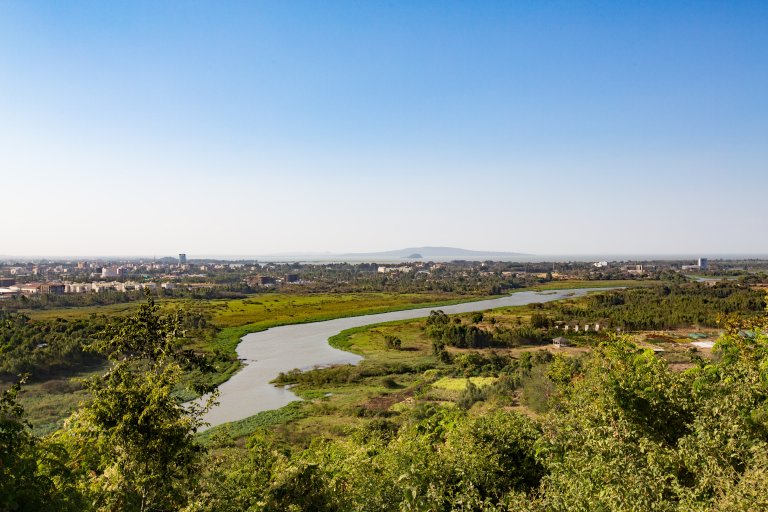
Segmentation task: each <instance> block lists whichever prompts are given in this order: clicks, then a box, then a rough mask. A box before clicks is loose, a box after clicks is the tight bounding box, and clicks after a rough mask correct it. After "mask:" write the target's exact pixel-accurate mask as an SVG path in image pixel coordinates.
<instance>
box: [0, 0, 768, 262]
mask: <svg viewBox="0 0 768 512" xmlns="http://www.w3.org/2000/svg"><path fill="white" fill-rule="evenodd" d="M767 27H768V2H765V1H757V2H738V1H719V2H709V1H681V2H675V1H658V2H657V1H636V2H630V1H607V2H601V1H589V2H586V1H585V2H579V1H572V0H568V1H563V2H554V1H553V2H550V1H543V0H542V1H530V2H524V1H517V2H511V1H502V2H492V1H483V2H475V1H463V2H450V1H445V0H441V1H410V0H408V1H405V0H404V1H383V0H382V1H370V2H368V1H363V2H361V1H349V2H339V1H307V2H300V1H293V0H292V1H282V0H279V1H274V2H257V1H247V2H219V1H216V2H214V1H210V2H198V1H191V0H185V1H178V2H174V1H159V2H158V1H146V2H143V1H130V2H127V1H126V2H121V1H110V2H103V1H93V2H78V1H67V2H59V1H50V2H40V1H34V0H30V1H27V0H15V1H9V0H0V255H2V254H5V255H102V254H103V255H117V254H120V255H133V254H140V255H152V254H157V255H164V254H174V253H178V252H186V253H188V254H190V256H191V257H194V255H195V254H208V255H210V254H227V255H254V254H266V253H276V252H287V251H302V252H303V251H315V252H322V251H331V252H355V251H374V250H387V249H396V248H401V247H406V246H420V245H449V246H457V247H464V248H469V249H478V250H497V251H515V252H527V253H537V254H578V253H588V254H596V253H610V254H618V253H644V254H647V253H704V255H706V253H768V236H766V234H767V231H768V230H767V229H766V228H768V213H767V210H768V208H766V195H767V193H768V28H767Z"/></svg>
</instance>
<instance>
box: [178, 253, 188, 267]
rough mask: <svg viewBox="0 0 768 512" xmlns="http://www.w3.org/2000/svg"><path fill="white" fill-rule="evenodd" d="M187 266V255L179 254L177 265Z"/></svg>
mask: <svg viewBox="0 0 768 512" xmlns="http://www.w3.org/2000/svg"><path fill="white" fill-rule="evenodd" d="M186 264H187V255H186V254H183V253H182V254H179V265H186Z"/></svg>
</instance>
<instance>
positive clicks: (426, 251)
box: [339, 247, 529, 261]
mask: <svg viewBox="0 0 768 512" xmlns="http://www.w3.org/2000/svg"><path fill="white" fill-rule="evenodd" d="M520 256H529V255H527V254H524V253H519V252H497V251H472V250H469V249H460V248H458V247H406V248H405V249H398V250H394V251H382V252H367V253H347V254H340V255H339V257H340V258H343V259H350V260H369V261H375V260H381V259H387V260H396V259H424V260H508V259H515V258H519V257H520Z"/></svg>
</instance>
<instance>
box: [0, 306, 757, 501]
mask: <svg viewBox="0 0 768 512" xmlns="http://www.w3.org/2000/svg"><path fill="white" fill-rule="evenodd" d="M731 295H733V294H730V295H728V296H731ZM600 300H603V299H600ZM436 324H437V325H444V322H443V321H442V320H439V321H437V323H436ZM445 325H451V322H450V321H449V322H447V323H445ZM726 329H727V330H726V333H725V334H724V335H723V336H722V337H721V338H720V340H719V341H718V342H717V344H716V347H715V356H716V357H714V358H712V359H704V358H698V359H696V360H695V364H693V365H692V366H690V367H689V368H687V369H686V370H684V371H673V370H672V369H671V368H670V367H669V366H668V364H667V363H666V362H665V361H664V360H663V359H661V358H659V357H657V356H656V355H655V354H654V353H653V352H652V351H649V350H642V349H639V348H638V347H637V346H636V345H635V344H633V343H632V342H631V341H630V340H629V339H627V338H623V337H613V338H611V339H609V340H607V341H606V342H604V343H602V344H601V345H600V346H598V347H596V348H595V350H593V351H592V352H590V353H589V354H587V355H585V356H583V357H582V358H579V359H573V358H569V357H567V356H564V355H557V356H555V357H554V359H553V360H551V361H547V362H546V363H547V364H546V365H541V364H539V365H536V364H535V362H534V361H532V359H533V356H529V357H527V358H523V357H521V358H520V359H519V360H518V362H517V369H518V371H526V370H531V369H534V370H535V369H536V368H546V373H544V374H542V377H543V378H545V379H546V380H547V382H548V383H549V384H548V385H550V386H551V388H552V389H553V390H554V391H553V392H552V394H551V395H550V397H549V403H548V407H547V411H546V412H545V413H542V414H540V415H538V416H537V417H536V418H532V417H529V416H525V415H521V414H518V413H515V412H509V411H504V410H497V411H494V412H490V413H485V414H478V411H476V410H475V409H474V408H473V409H470V410H469V411H467V410H465V409H468V408H469V405H471V403H469V404H468V405H466V404H465V406H464V407H447V406H439V405H435V404H421V405H419V404H416V405H414V406H413V407H412V408H411V409H409V412H407V413H405V416H404V420H403V421H402V423H401V424H395V423H393V422H390V421H387V420H386V419H377V420H373V421H369V422H366V423H364V424H363V426H362V427H359V428H357V429H355V430H354V431H351V432H350V433H349V435H347V436H345V437H343V438H340V439H335V440H328V439H317V440H316V441H315V442H314V443H312V445H311V446H309V447H308V448H306V449H301V448H295V447H294V448H291V447H287V446H284V445H282V444H280V442H279V441H278V440H277V439H276V438H274V437H273V435H272V434H271V433H270V432H269V431H267V430H259V431H257V432H256V434H254V435H253V436H252V437H251V438H250V440H249V442H248V444H247V447H246V448H245V449H243V448H241V447H237V446H234V445H232V443H231V442H230V441H228V440H227V439H226V438H221V439H217V440H214V444H213V445H212V447H211V449H210V450H209V451H206V450H205V449H204V448H203V447H202V446H201V445H199V444H198V443H197V441H196V439H195V437H194V433H195V431H196V430H197V428H198V427H199V426H200V413H201V409H200V408H199V407H191V408H190V407H183V406H182V404H180V403H179V401H178V400H177V399H176V398H175V397H174V395H173V389H174V387H175V386H176V385H178V383H179V382H180V376H181V375H182V373H183V372H185V371H187V370H188V369H189V368H190V367H192V366H195V365H198V366H205V361H203V360H200V359H198V358H197V357H196V355H195V354H193V353H186V352H184V351H182V350H180V346H179V341H178V336H177V331H178V322H177V321H176V320H175V319H174V318H170V317H162V316H160V315H159V314H158V311H157V309H156V307H155V306H154V304H152V303H151V302H149V303H148V304H147V305H145V306H144V307H142V309H141V310H140V311H139V312H138V314H137V315H136V316H135V317H133V318H132V319H129V320H126V321H125V322H124V323H122V324H121V325H118V326H115V327H114V328H113V330H112V331H110V332H109V336H107V337H105V341H102V342H101V343H99V344H98V345H97V348H99V350H101V351H102V352H103V353H104V354H106V355H108V356H109V357H110V358H111V360H112V362H113V366H112V367H111V369H110V370H109V371H108V372H107V373H106V374H105V375H103V376H101V377H98V378H96V379H94V380H92V381H91V382H90V383H89V384H88V386H89V389H90V390H91V393H92V398H91V400H90V401H89V402H87V403H85V404H84V405H83V407H82V409H81V410H80V411H78V412H77V413H75V414H74V415H73V416H72V417H71V418H70V420H69V421H68V422H67V423H66V425H65V427H64V428H63V429H62V430H61V431H59V432H58V433H57V434H55V435H53V436H51V437H47V438H42V439H41V438H37V437H35V436H33V435H32V434H31V433H30V431H29V429H28V428H27V425H26V424H25V421H24V418H23V411H22V410H21V408H20V407H19V406H18V402H17V400H16V397H15V394H16V392H17V390H18V388H17V387H14V388H11V389H10V390H9V391H7V392H5V393H4V394H3V395H2V397H0V477H2V478H0V491H1V492H0V510H35V509H40V505H41V504H44V508H46V509H47V510H69V509H72V510H187V511H193V510H194V511H206V510H211V511H213V510H216V511H228V510H233V511H234V510H237V511H240V510H264V511H271V510H274V511H282V510H297V511H300V510H329V511H330V510H334V511H336V510H340V511H345V510H349V511H352V510H355V511H357V510H362V511H365V510H371V511H373V510H446V511H447V510H484V511H493V510H524V511H525V510H528V511H572V510H584V511H587V510H589V511H592V510H605V511H609V510H654V511H692V510H693V511H696V510H700V511H703V510H733V511H735V510H764V509H766V508H768V334H766V333H767V332H768V318H767V317H759V318H753V319H751V320H746V321H741V322H739V323H729V324H727V325H726ZM483 358H484V359H483V361H482V364H483V365H491V366H493V365H499V368H500V369H503V368H504V367H505V366H507V365H508V361H507V360H506V359H505V358H504V357H500V356H499V357H496V358H494V357H493V356H491V355H488V356H483ZM456 359H457V360H456V361H454V364H458V357H457V358H456ZM542 362H544V361H542ZM501 365H505V366H501ZM477 393H479V391H477V389H475V388H473V386H471V385H469V384H468V386H467V391H466V395H467V399H468V402H471V400H470V398H472V397H471V395H473V394H477ZM217 443H218V444H217Z"/></svg>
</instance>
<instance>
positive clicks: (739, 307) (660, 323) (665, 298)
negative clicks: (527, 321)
mask: <svg viewBox="0 0 768 512" xmlns="http://www.w3.org/2000/svg"><path fill="white" fill-rule="evenodd" d="M765 306H766V302H765V294H764V293H763V292H761V291H758V290H755V289H752V288H750V287H748V286H745V285H742V284H739V283H732V282H725V283H718V284H715V285H707V284H701V283H682V284H667V285H664V286H657V287H652V288H628V289H625V290H614V291H610V292H605V293H601V294H597V295H593V296H590V297H588V298H587V300H586V301H580V303H579V304H575V303H572V302H571V303H568V302H562V303H561V302H551V303H547V304H543V305H541V308H542V309H543V310H545V311H547V313H548V314H547V315H546V316H544V325H547V322H549V325H553V324H554V322H557V321H565V322H573V321H575V322H581V323H595V322H602V325H604V326H612V327H620V328H622V329H624V330H649V329H674V328H678V327H687V326H696V325H698V326H702V327H715V326H717V325H718V321H719V320H721V319H722V318H723V317H726V316H728V315H735V314H738V315H739V316H742V317H749V316H756V315H759V314H760V313H761V312H762V311H764V309H765ZM539 322H541V318H539Z"/></svg>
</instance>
